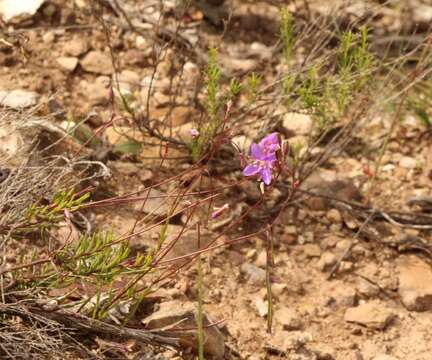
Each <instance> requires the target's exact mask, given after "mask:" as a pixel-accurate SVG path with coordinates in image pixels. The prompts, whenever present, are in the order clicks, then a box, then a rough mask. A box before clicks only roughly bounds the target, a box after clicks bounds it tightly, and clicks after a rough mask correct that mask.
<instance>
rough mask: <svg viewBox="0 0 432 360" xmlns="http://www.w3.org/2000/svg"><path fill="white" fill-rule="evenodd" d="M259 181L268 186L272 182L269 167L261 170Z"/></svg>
mask: <svg viewBox="0 0 432 360" xmlns="http://www.w3.org/2000/svg"><path fill="white" fill-rule="evenodd" d="M261 179H262V181H263V182H264V184H266V185H270V184H271V181H272V173H271V169H270V168H269V167H265V168H264V169H262V170H261Z"/></svg>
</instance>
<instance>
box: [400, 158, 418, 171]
mask: <svg viewBox="0 0 432 360" xmlns="http://www.w3.org/2000/svg"><path fill="white" fill-rule="evenodd" d="M399 166H400V167H402V168H404V169H407V170H410V169H414V168H415V167H416V166H417V160H416V159H414V158H412V157H409V156H404V157H403V158H401V159H400V160H399Z"/></svg>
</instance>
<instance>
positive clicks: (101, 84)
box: [84, 76, 110, 105]
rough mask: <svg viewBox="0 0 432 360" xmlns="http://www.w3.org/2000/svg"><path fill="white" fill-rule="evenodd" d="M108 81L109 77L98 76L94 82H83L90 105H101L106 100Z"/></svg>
mask: <svg viewBox="0 0 432 360" xmlns="http://www.w3.org/2000/svg"><path fill="white" fill-rule="evenodd" d="M109 83H110V78H109V77H107V76H99V77H97V78H96V79H95V81H94V82H91V83H86V84H85V86H84V88H85V94H86V96H87V99H88V100H89V102H90V104H91V105H103V104H105V103H107V102H108V95H109V91H108V85H109Z"/></svg>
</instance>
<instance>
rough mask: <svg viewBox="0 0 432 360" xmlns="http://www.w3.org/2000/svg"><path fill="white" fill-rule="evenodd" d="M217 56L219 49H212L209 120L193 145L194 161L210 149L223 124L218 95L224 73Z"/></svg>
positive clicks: (208, 77)
mask: <svg viewBox="0 0 432 360" xmlns="http://www.w3.org/2000/svg"><path fill="white" fill-rule="evenodd" d="M217 54H218V52H217V49H215V48H212V49H210V51H209V62H208V64H207V68H206V71H205V79H206V90H207V101H206V109H207V113H208V120H207V121H206V122H205V123H204V124H203V125H201V126H200V127H199V129H198V131H199V134H200V135H199V136H198V137H197V138H196V139H195V140H194V142H193V143H192V157H193V159H194V160H197V159H198V158H199V157H200V156H201V154H202V152H203V150H204V149H205V148H206V147H208V145H209V143H210V142H211V140H212V139H213V137H214V136H215V134H216V132H217V130H218V128H219V126H220V122H221V119H220V118H219V116H218V110H219V109H220V107H221V105H222V104H221V102H220V100H219V98H218V94H219V92H220V84H219V82H220V78H221V76H222V72H221V70H220V68H219V66H218V64H217Z"/></svg>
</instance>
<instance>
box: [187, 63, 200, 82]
mask: <svg viewBox="0 0 432 360" xmlns="http://www.w3.org/2000/svg"><path fill="white" fill-rule="evenodd" d="M200 76H201V72H200V70H199V67H198V66H197V65H196V64H194V63H193V62H190V61H188V62H186V63H185V64H184V65H183V77H184V79H185V81H186V82H187V83H188V84H189V85H193V84H196V83H197V81H198V80H199V78H200Z"/></svg>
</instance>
